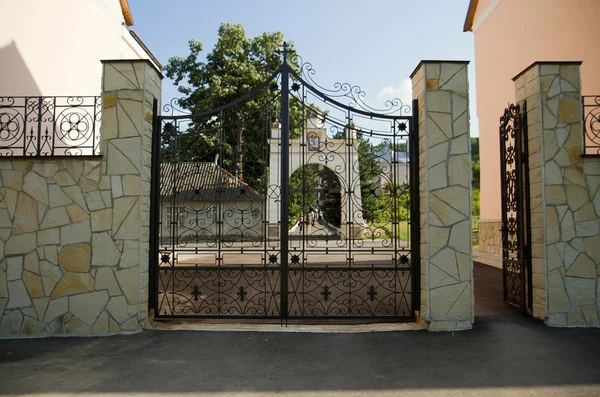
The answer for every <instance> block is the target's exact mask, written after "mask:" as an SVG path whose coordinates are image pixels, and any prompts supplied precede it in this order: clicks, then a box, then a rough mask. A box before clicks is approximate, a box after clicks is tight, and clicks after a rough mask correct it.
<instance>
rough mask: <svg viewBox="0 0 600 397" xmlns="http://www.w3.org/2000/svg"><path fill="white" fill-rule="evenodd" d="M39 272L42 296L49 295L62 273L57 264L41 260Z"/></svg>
mask: <svg viewBox="0 0 600 397" xmlns="http://www.w3.org/2000/svg"><path fill="white" fill-rule="evenodd" d="M40 273H41V275H42V285H43V287H44V296H50V295H51V294H52V291H53V290H54V287H55V286H56V284H57V283H58V280H60V278H61V277H62V273H61V271H60V269H59V268H58V266H56V265H53V264H52V263H50V262H48V261H45V260H42V261H41V262H40Z"/></svg>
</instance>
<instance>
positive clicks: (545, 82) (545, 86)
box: [540, 75, 556, 93]
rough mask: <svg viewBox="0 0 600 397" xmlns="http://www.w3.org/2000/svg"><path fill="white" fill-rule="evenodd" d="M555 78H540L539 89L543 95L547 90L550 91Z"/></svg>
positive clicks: (551, 76)
mask: <svg viewBox="0 0 600 397" xmlns="http://www.w3.org/2000/svg"><path fill="white" fill-rule="evenodd" d="M555 78H556V76H554V75H549V76H542V77H541V78H540V89H541V91H542V92H543V93H546V92H548V90H549V89H550V86H551V85H552V82H553V81H554V79H555Z"/></svg>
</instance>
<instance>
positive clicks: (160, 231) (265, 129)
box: [151, 46, 419, 320]
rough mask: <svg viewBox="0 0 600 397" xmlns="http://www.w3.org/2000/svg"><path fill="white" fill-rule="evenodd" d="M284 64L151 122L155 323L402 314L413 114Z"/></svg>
mask: <svg viewBox="0 0 600 397" xmlns="http://www.w3.org/2000/svg"><path fill="white" fill-rule="evenodd" d="M288 56H290V53H289V52H288V51H287V49H286V47H285V46H284V50H283V62H282V64H281V66H280V67H279V68H278V69H277V71H276V72H275V73H273V74H272V75H271V76H270V77H268V78H266V79H265V81H264V82H263V83H262V84H260V85H259V86H258V87H256V88H255V89H254V90H252V91H251V92H249V93H248V94H246V95H244V96H242V97H240V98H239V99H237V100H235V101H233V102H232V103H229V104H226V105H223V106H221V107H219V108H217V109H213V110H208V111H205V112H198V113H193V114H179V115H177V114H175V113H176V112H174V111H173V110H174V109H173V107H172V104H171V105H167V106H165V110H169V111H171V112H170V113H171V114H168V115H165V114H163V115H160V116H157V117H155V128H154V138H155V142H154V154H155V155H154V156H153V159H154V164H153V206H152V209H151V210H152V213H153V221H152V229H151V232H152V238H153V242H152V244H151V248H152V249H153V250H154V252H153V253H152V257H153V258H158V260H153V261H152V263H151V270H152V280H151V290H153V298H154V299H153V302H152V304H153V308H154V310H155V317H156V318H173V317H222V318H277V319H284V320H287V319H293V318H313V319H314V318H322V319H329V318H334V319H339V318H363V319H376V318H382V319H395V320H404V319H406V320H410V319H413V318H414V313H415V309H416V308H417V307H418V304H419V302H418V299H419V277H418V276H419V261H418V258H419V240H418V238H419V220H418V215H419V209H418V203H419V197H418V194H419V193H418V191H419V189H418V167H417V166H415V167H413V166H412V165H418V157H417V156H418V147H417V143H418V137H417V133H416V128H417V122H416V117H415V116H414V115H412V114H411V111H410V107H408V106H406V105H404V104H402V102H401V101H399V100H397V99H394V100H391V101H387V102H386V104H385V107H386V110H384V111H376V110H375V109H372V108H369V107H368V106H367V105H366V104H364V103H363V102H362V98H363V96H364V92H362V90H360V88H359V87H357V86H351V85H349V84H340V83H336V84H335V86H334V87H335V88H334V89H333V90H329V89H325V88H323V87H320V86H318V85H317V84H316V83H315V82H314V80H313V79H312V76H313V75H314V73H315V71H314V69H313V68H312V65H311V64H309V63H302V62H301V60H300V59H299V57H296V56H295V55H294V57H295V58H294V60H293V61H292V62H290V61H289V60H288ZM416 108H417V107H416V103H414V102H413V109H416ZM156 110H158V109H156ZM155 114H156V113H155ZM413 258H414V259H413Z"/></svg>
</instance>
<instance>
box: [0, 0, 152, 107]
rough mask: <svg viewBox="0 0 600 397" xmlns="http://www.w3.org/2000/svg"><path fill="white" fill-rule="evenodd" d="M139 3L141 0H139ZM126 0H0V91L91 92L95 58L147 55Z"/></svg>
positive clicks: (96, 74) (97, 68)
mask: <svg viewBox="0 0 600 397" xmlns="http://www.w3.org/2000/svg"><path fill="white" fill-rule="evenodd" d="M139 4H140V5H142V3H139ZM132 26H133V17H132V14H131V10H130V8H129V4H128V2H127V0H52V1H40V0H19V1H5V2H3V3H2V23H0V71H2V73H0V96H13V97H14V96H74V95H78V96H95V95H99V94H100V91H101V77H102V65H101V63H100V60H114V59H148V60H150V62H152V63H153V64H154V66H155V67H156V68H157V69H158V70H161V68H162V67H161V65H160V64H159V63H158V61H157V60H156V58H155V57H154V56H153V55H152V53H151V52H150V51H149V50H148V49H147V48H146V46H145V45H144V43H143V42H142V41H141V40H140V39H139V37H138V36H137V35H136V34H135V33H134V32H133V31H132V30H131V27H132Z"/></svg>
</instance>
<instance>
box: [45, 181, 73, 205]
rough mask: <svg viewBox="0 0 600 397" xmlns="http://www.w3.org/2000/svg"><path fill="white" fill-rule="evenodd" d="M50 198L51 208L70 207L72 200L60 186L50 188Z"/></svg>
mask: <svg viewBox="0 0 600 397" xmlns="http://www.w3.org/2000/svg"><path fill="white" fill-rule="evenodd" d="M48 190H49V193H50V194H49V196H50V208H53V207H60V206H64V205H69V204H71V203H72V200H71V198H70V197H69V196H67V195H66V194H65V193H64V192H63V191H62V189H61V188H60V187H59V186H58V185H50V186H49V187H48Z"/></svg>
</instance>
